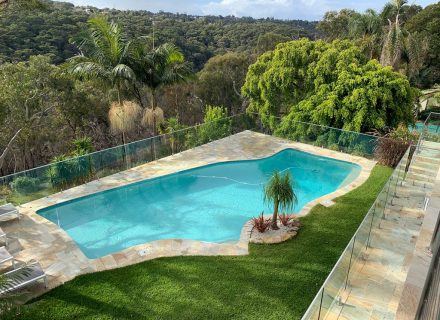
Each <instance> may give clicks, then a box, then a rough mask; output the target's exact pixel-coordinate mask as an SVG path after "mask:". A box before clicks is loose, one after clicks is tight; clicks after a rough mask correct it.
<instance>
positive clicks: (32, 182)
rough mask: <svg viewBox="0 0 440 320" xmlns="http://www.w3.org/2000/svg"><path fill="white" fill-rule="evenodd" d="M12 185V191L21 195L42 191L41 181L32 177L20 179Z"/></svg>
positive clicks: (15, 180)
mask: <svg viewBox="0 0 440 320" xmlns="http://www.w3.org/2000/svg"><path fill="white" fill-rule="evenodd" d="M10 185H11V189H12V190H14V191H15V192H18V193H21V194H28V193H33V192H37V191H38V190H39V189H40V184H39V180H38V179H37V178H31V177H18V178H16V179H14V181H12V182H11V184H10Z"/></svg>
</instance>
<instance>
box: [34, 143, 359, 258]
mask: <svg viewBox="0 0 440 320" xmlns="http://www.w3.org/2000/svg"><path fill="white" fill-rule="evenodd" d="M275 170H278V171H286V170H288V171H290V172H291V173H292V175H293V177H294V181H295V186H294V188H295V191H296V193H297V195H298V200H299V201H298V204H297V205H296V206H295V208H294V212H299V211H300V210H301V208H302V207H303V206H304V205H305V204H307V203H308V202H310V201H312V200H314V199H316V198H318V197H321V196H323V195H325V194H328V193H331V192H333V191H335V190H336V189H338V188H340V187H341V186H344V185H346V184H348V183H350V182H352V181H354V180H355V179H356V177H357V176H358V175H359V173H360V171H361V167H360V166H358V165H356V164H353V163H349V162H344V161H339V160H335V159H331V158H325V157H320V156H315V155H312V154H309V153H305V152H301V151H297V150H294V149H285V150H283V151H281V152H279V153H277V154H275V155H273V156H271V157H268V158H264V159H259V160H246V161H235V162H223V163H216V164H212V165H208V166H204V167H199V168H195V169H191V170H187V171H182V172H178V173H174V174H170V175H167V176H162V177H158V178H155V179H149V180H145V181H141V182H137V183H134V184H130V185H127V186H123V187H119V188H116V189H111V190H108V191H104V192H99V193H96V194H92V195H89V196H86V197H82V198H78V199H74V200H70V201H67V202H64V203H61V204H58V205H55V206H51V207H48V208H44V209H41V210H39V211H38V212H37V213H38V214H39V215H41V216H43V217H45V218H46V219H48V220H50V221H52V222H53V223H55V224H57V225H58V226H59V227H61V228H62V229H64V230H65V231H66V232H67V233H68V234H69V236H70V237H71V238H72V239H73V240H74V241H75V242H76V244H77V245H78V246H79V248H80V249H81V250H82V251H83V252H84V254H85V255H86V256H87V257H88V258H90V259H94V258H99V257H102V256H105V255H108V254H111V253H115V252H118V251H121V250H123V249H126V248H129V247H131V246H134V245H137V244H142V243H146V242H151V241H154V240H160V239H191V240H200V241H207V242H227V241H235V240H239V238H240V233H241V229H242V227H243V225H244V224H245V223H246V222H247V221H248V220H249V219H250V218H252V217H254V216H257V215H259V214H260V213H261V211H263V210H264V212H265V213H267V214H269V213H271V211H272V208H271V207H270V206H268V205H265V204H264V203H263V192H262V190H263V185H264V184H265V183H266V182H267V180H268V179H269V177H270V176H271V174H272V173H273V172H274V171H275Z"/></svg>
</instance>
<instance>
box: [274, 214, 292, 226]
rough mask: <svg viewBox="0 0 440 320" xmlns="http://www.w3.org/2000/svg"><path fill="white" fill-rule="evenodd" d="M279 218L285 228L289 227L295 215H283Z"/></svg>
mask: <svg viewBox="0 0 440 320" xmlns="http://www.w3.org/2000/svg"><path fill="white" fill-rule="evenodd" d="M278 217H279V219H280V221H281V223H282V224H283V226H288V225H289V222H290V221H291V220H293V215H291V214H285V213H282V214H280V215H279V216H278Z"/></svg>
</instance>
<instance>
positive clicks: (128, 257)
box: [0, 131, 375, 296]
mask: <svg viewBox="0 0 440 320" xmlns="http://www.w3.org/2000/svg"><path fill="white" fill-rule="evenodd" d="M286 148H293V149H297V150H301V151H305V152H309V153H312V154H315V155H319V156H326V157H330V158H334V159H339V160H345V161H349V162H353V163H356V164H358V165H360V166H361V167H362V170H361V173H360V175H359V176H358V177H357V179H355V181H353V182H352V183H350V184H348V185H346V186H345V187H342V188H340V189H339V190H337V191H335V192H333V193H331V194H328V195H326V196H323V197H320V198H318V199H315V200H314V201H312V202H310V203H308V204H307V205H306V206H305V207H304V208H303V209H302V211H301V212H300V213H299V215H298V216H303V215H306V214H307V213H308V212H309V211H310V210H311V209H312V208H313V207H314V206H315V205H317V204H319V203H321V202H324V203H329V201H328V200H331V199H334V198H336V197H339V196H341V195H343V194H345V193H347V192H349V191H350V190H352V189H354V188H356V187H358V186H359V185H361V184H362V183H364V182H365V181H366V180H367V178H368V177H369V175H370V173H371V170H372V169H373V167H374V166H375V162H374V161H371V160H368V159H365V158H362V157H357V156H352V155H348V154H344V153H341V152H336V151H331V150H328V149H323V148H319V147H314V146H311V145H306V144H302V143H296V142H291V141H287V140H283V139H280V138H276V137H273V136H268V135H264V134H261V133H256V132H252V131H244V132H241V133H239V134H236V135H233V136H230V137H227V138H224V139H221V140H218V141H215V142H211V143H209V144H206V145H203V146H200V147H197V148H194V149H191V150H187V151H184V152H182V153H179V154H175V155H173V156H170V157H167V158H163V159H160V160H157V161H154V162H150V163H147V164H144V165H141V166H138V167H136V168H132V169H130V170H126V171H123V172H120V173H117V174H114V175H111V176H108V177H105V178H102V179H99V180H95V181H92V182H90V183H87V184H84V185H81V186H78V187H75V188H72V189H69V190H67V191H63V192H60V193H57V194H54V195H51V196H49V197H46V198H42V199H39V200H36V201H32V202H30V203H27V204H25V205H22V206H20V207H19V208H20V212H21V214H22V218H21V219H20V220H11V221H3V222H1V223H0V225H1V227H2V228H3V230H4V231H5V232H6V233H7V235H8V238H9V250H10V252H11V253H12V254H13V255H14V256H15V258H16V259H17V260H18V261H19V262H23V263H24V262H29V261H30V260H37V261H38V262H40V264H41V266H42V267H43V269H44V270H45V272H46V273H47V275H48V280H49V289H50V288H54V287H56V286H59V285H61V284H63V283H64V282H66V281H69V280H71V279H73V278H75V277H76V276H78V275H81V274H85V273H91V272H97V271H103V270H110V269H114V268H119V267H123V266H127V265H131V264H135V263H139V262H142V261H146V260H151V259H155V258H158V257H171V256H193V255H204V256H215V255H246V254H248V243H249V238H250V235H251V233H252V226H251V224H250V223H249V222H248V223H247V224H246V225H245V226H244V227H243V229H242V232H241V237H240V240H239V241H236V242H229V243H221V244H217V243H207V242H201V241H193V240H176V239H170V240H160V241H154V242H150V243H146V244H141V245H137V246H134V247H131V248H128V249H125V250H123V251H121V252H118V253H114V254H111V255H108V256H105V257H102V258H99V259H94V260H91V259H88V258H87V257H86V256H85V255H84V254H83V253H82V252H81V250H80V249H79V248H78V247H77V245H76V244H75V242H74V241H73V240H72V239H71V238H70V237H69V236H68V235H67V233H66V232H65V231H64V230H62V229H61V228H59V227H58V226H57V225H56V224H54V223H52V222H50V221H48V220H46V219H45V218H43V217H41V216H39V215H38V214H37V213H36V211H37V210H39V209H42V208H45V207H48V206H52V205H55V204H58V203H61V202H64V201H67V200H71V199H74V198H78V197H82V196H85V195H88V194H92V193H96V192H100V191H104V190H108V189H112V188H116V187H120V186H123V185H127V184H130V183H134V182H138V181H142V180H145V179H149V178H154V177H158V176H162V175H165V174H170V173H175V172H178V171H182V170H186V169H191V168H195V167H199V166H204V165H208V164H212V163H216V162H222V161H235V160H251V159H258V158H264V157H267V156H270V155H273V154H274V153H277V152H279V151H281V150H283V149H286ZM44 290H45V289H44V288H42V286H36V287H35V288H32V296H38V295H40V294H41V293H43V292H44Z"/></svg>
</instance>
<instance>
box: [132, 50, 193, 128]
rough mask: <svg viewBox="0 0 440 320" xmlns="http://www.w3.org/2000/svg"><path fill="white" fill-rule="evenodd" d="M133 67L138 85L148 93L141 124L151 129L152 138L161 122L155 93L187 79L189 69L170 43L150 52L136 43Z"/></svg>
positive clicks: (160, 110) (161, 114)
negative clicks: (143, 87)
mask: <svg viewBox="0 0 440 320" xmlns="http://www.w3.org/2000/svg"><path fill="white" fill-rule="evenodd" d="M133 66H134V71H135V73H136V76H137V81H138V82H139V83H140V84H142V85H145V86H147V87H148V88H149V89H150V92H151V99H150V106H151V108H147V109H146V110H145V111H144V117H143V119H144V121H143V122H144V123H145V124H148V125H150V126H152V128H153V134H154V135H155V134H156V132H157V129H156V128H157V124H158V123H160V122H162V121H163V110H162V109H160V108H159V107H158V105H157V95H158V90H159V89H161V88H162V87H164V86H167V85H172V84H175V83H178V82H182V81H185V80H186V79H188V77H189V75H190V73H191V69H190V67H189V65H188V63H186V62H185V58H184V56H183V54H182V53H181V52H180V50H179V49H178V48H177V47H176V46H174V45H172V44H169V43H166V44H163V45H161V46H159V47H157V48H154V49H152V50H151V49H150V48H149V47H148V45H147V44H145V43H138V45H137V46H136V48H135V50H134V54H133Z"/></svg>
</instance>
